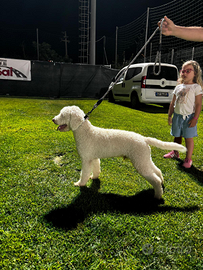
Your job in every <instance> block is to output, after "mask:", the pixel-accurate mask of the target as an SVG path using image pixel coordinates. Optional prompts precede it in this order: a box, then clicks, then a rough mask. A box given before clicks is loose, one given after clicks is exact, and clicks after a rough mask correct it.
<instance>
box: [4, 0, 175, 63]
mask: <svg viewBox="0 0 203 270" xmlns="http://www.w3.org/2000/svg"><path fill="white" fill-rule="evenodd" d="M169 2H171V1H167V0H141V1H138V0H108V1H106V0H97V19H96V22H97V31H96V36H97V39H99V38H101V37H102V36H104V35H105V36H111V35H113V33H114V32H115V29H116V26H122V25H125V24H128V23H130V22H131V21H133V20H135V19H136V18H138V17H139V16H141V15H142V14H143V13H144V12H145V11H146V10H147V7H151V8H152V7H156V6H160V5H163V4H165V3H169ZM78 15H79V0H18V1H17V0H9V1H4V2H3V3H2V6H1V10H0V34H1V41H0V51H1V54H0V57H3V56H4V55H5V53H6V54H7V55H12V56H15V53H14V52H17V51H18V50H19V56H20V54H21V51H22V50H23V49H24V53H25V56H27V57H29V56H28V55H29V52H28V50H30V47H29V46H30V44H31V43H32V41H36V28H38V29H39V42H40V43H42V42H43V41H45V42H47V43H50V44H51V46H52V48H53V49H54V50H56V51H57V52H58V53H59V54H63V53H64V54H65V49H64V47H65V46H64V43H63V42H61V38H62V37H63V34H62V31H66V32H67V35H68V36H69V39H70V44H68V53H69V55H70V57H71V58H72V59H73V61H74V62H77V60H78V59H77V57H78V36H79V30H78V27H79V22H78V21H79V18H78ZM163 15H165V14H163ZM158 19H160V18H157V20H158ZM154 28H156V25H155V26H154ZM47 36H49V39H47ZM50 40H51V41H50ZM48 41H49V42H48ZM22 48H23V49H22ZM17 56H18V54H17V53H16V57H17Z"/></svg>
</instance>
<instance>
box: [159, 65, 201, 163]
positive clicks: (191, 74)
mask: <svg viewBox="0 0 203 270" xmlns="http://www.w3.org/2000/svg"><path fill="white" fill-rule="evenodd" d="M202 87H203V82H202V71H201V68H200V66H199V64H198V63H197V62H196V61H192V60H190V61H187V62H186V63H184V64H183V66H182V70H181V71H180V78H179V80H178V85H177V86H176V88H175V89H174V92H173V99H172V101H171V104H170V106H169V111H168V124H169V125H171V124H172V127H171V135H172V136H174V137H175V138H174V142H176V143H179V144H181V143H182V137H183V138H185V144H186V147H187V154H186V158H185V160H184V163H183V165H182V166H183V167H185V168H190V167H191V165H192V159H191V158H192V153H193V149H194V141H193V137H196V136H197V120H198V118H199V115H200V112H201V109H202ZM172 114H174V115H173V119H172V118H171V117H172ZM164 158H179V153H178V152H177V151H171V152H170V153H168V154H166V155H164Z"/></svg>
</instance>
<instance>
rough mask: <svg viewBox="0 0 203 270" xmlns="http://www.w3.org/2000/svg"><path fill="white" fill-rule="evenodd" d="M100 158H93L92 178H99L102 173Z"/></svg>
mask: <svg viewBox="0 0 203 270" xmlns="http://www.w3.org/2000/svg"><path fill="white" fill-rule="evenodd" d="M100 172H101V171H100V159H99V158H96V159H93V160H92V176H91V178H92V179H98V177H99V174H100Z"/></svg>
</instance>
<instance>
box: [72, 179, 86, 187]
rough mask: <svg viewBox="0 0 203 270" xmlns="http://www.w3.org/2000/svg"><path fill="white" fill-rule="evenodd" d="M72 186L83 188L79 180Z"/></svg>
mask: <svg viewBox="0 0 203 270" xmlns="http://www.w3.org/2000/svg"><path fill="white" fill-rule="evenodd" d="M74 186H76V187H82V186H85V185H83V184H82V183H81V181H80V180H79V181H78V182H76V183H74Z"/></svg>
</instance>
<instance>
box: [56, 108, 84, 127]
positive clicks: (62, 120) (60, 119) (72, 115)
mask: <svg viewBox="0 0 203 270" xmlns="http://www.w3.org/2000/svg"><path fill="white" fill-rule="evenodd" d="M84 116H85V114H84V112H83V111H82V110H81V109H80V108H79V107H77V106H67V107H64V108H63V109H62V110H61V111H60V113H59V114H58V115H57V116H55V117H54V118H53V119H52V121H53V122H54V124H56V125H58V128H57V130H59V131H69V130H73V131H74V130H76V129H77V128H78V127H79V126H80V125H81V124H82V122H84V121H85V119H84Z"/></svg>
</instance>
